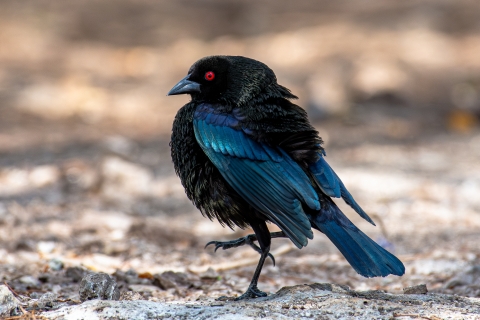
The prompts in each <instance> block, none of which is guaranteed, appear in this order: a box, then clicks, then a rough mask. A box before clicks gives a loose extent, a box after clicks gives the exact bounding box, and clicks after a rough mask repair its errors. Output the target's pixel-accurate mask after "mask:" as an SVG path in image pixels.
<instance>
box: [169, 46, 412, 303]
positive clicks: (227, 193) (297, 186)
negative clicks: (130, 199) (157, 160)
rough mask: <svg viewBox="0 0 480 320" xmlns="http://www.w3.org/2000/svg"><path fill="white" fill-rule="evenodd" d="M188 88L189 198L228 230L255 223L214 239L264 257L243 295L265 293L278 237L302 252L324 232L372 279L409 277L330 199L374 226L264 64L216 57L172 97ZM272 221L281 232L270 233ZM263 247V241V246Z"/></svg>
mask: <svg viewBox="0 0 480 320" xmlns="http://www.w3.org/2000/svg"><path fill="white" fill-rule="evenodd" d="M180 94H189V95H190V96H191V100H190V102H188V103H186V104H185V105H184V106H183V107H182V108H180V109H179V110H178V112H177V114H176V116H175V119H174V122H173V128H172V135H171V140H170V148H171V156H172V161H173V165H174V168H175V172H176V174H177V175H178V176H179V178H180V180H181V183H182V185H183V187H184V188H185V192H186V195H187V197H188V198H189V199H190V200H191V201H192V202H193V204H194V205H195V206H196V207H197V208H198V209H199V210H200V212H201V213H202V214H203V215H204V216H205V217H207V218H209V219H210V220H214V219H216V220H218V222H219V223H220V224H221V225H222V226H228V227H230V228H232V229H233V228H235V227H239V228H241V229H245V228H251V229H253V234H249V235H247V236H244V237H241V238H239V239H236V240H231V241H210V242H208V243H207V245H206V246H205V248H206V247H208V246H210V245H214V246H215V251H217V249H219V248H222V249H223V250H226V249H231V248H236V247H240V246H244V245H248V246H250V247H252V248H253V249H254V250H255V251H257V252H258V253H259V254H260V259H259V261H258V264H257V267H256V269H255V272H254V274H253V277H252V280H251V282H250V284H249V286H248V288H247V290H246V291H245V293H243V294H242V295H240V296H238V297H236V298H235V300H243V299H252V298H258V297H265V296H267V293H265V292H263V291H261V290H260V289H259V288H258V280H259V277H260V274H261V271H262V268H263V265H264V263H265V261H266V259H267V258H271V259H272V260H273V263H274V264H275V259H274V256H273V255H272V254H271V253H270V246H271V242H272V241H271V240H272V239H274V238H288V239H290V241H291V242H292V243H293V244H294V245H295V246H296V247H298V248H299V249H301V248H303V247H305V246H307V244H308V240H311V239H313V231H312V229H314V230H317V231H320V232H322V233H323V234H325V235H326V236H327V237H328V238H329V239H330V241H332V242H333V244H334V245H335V246H336V247H337V248H338V249H339V251H340V252H341V253H342V254H343V256H344V257H345V258H346V260H347V261H348V262H349V263H350V265H351V266H352V267H353V269H355V271H356V272H357V273H359V274H360V275H362V276H364V277H378V276H382V277H385V276H387V275H390V274H391V275H397V276H401V275H403V274H404V273H405V267H404V265H403V264H402V262H401V261H400V260H399V259H398V258H397V257H395V256H394V255H393V254H391V253H390V252H388V251H387V250H385V249H384V248H382V247H381V246H380V245H378V244H377V243H376V242H375V241H373V240H372V239H371V238H369V237H368V236H367V235H366V234H365V233H363V232H362V231H361V230H360V229H358V228H357V227H356V226H355V225H354V224H353V223H352V222H351V221H350V220H349V219H348V218H347V217H346V216H345V214H344V213H343V212H342V211H341V210H340V209H339V207H338V206H337V205H336V204H335V202H334V201H333V200H332V198H342V199H343V200H344V201H345V202H346V203H347V204H348V205H349V206H350V207H351V208H352V209H353V210H354V211H356V212H357V213H358V214H359V215H360V216H361V217H362V218H364V219H365V220H367V221H368V222H370V223H371V224H373V225H375V223H374V222H373V221H372V219H371V218H370V217H369V216H368V215H367V213H366V212H365V211H364V210H363V209H362V208H361V207H360V206H359V204H358V203H357V202H356V201H355V200H354V198H353V196H352V195H351V194H350V192H349V191H348V190H347V188H346V187H345V185H344V183H343V182H342V180H340V178H339V177H338V175H337V174H336V173H335V171H334V170H333V169H332V168H331V167H330V165H329V164H328V163H327V161H326V160H325V157H326V152H325V150H324V148H323V146H322V145H323V141H322V139H321V137H320V136H319V133H318V131H317V130H316V129H315V128H314V127H313V126H312V124H311V123H310V122H309V120H308V116H307V113H306V111H305V110H304V109H302V108H301V107H300V106H298V105H296V104H294V103H293V102H292V100H294V99H297V97H296V96H295V95H294V94H292V92H291V91H290V90H289V89H287V88H286V87H284V86H282V85H280V84H278V83H277V78H276V76H275V73H274V72H273V70H272V69H270V68H269V67H268V66H267V65H266V64H264V63H262V62H260V61H257V60H254V59H251V58H247V57H243V56H221V55H215V56H208V57H204V58H201V59H200V60H198V61H197V62H195V63H194V64H193V65H192V66H191V67H190V69H189V71H188V73H187V76H186V77H184V78H183V79H181V80H180V81H179V82H178V83H177V84H176V85H175V86H174V87H173V88H172V89H171V90H170V91H169V92H168V95H169V96H172V95H180ZM267 223H273V224H275V225H276V226H278V228H279V229H280V230H281V231H277V232H270V231H269V229H268V227H267ZM256 243H258V245H257V244H256Z"/></svg>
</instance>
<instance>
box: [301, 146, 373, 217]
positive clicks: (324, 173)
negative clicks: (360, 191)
mask: <svg viewBox="0 0 480 320" xmlns="http://www.w3.org/2000/svg"><path fill="white" fill-rule="evenodd" d="M309 169H310V172H311V173H312V174H313V176H314V180H315V182H316V183H317V185H318V187H319V188H320V189H321V190H322V191H323V192H324V193H325V194H326V195H328V196H330V197H335V198H340V197H342V199H343V200H344V201H345V202H346V203H347V204H348V205H350V206H351V207H352V208H353V209H354V210H355V211H356V212H357V213H358V214H359V215H360V216H361V217H362V218H364V219H365V220H367V221H368V222H370V223H371V224H373V225H375V223H374V222H373V220H372V219H371V218H370V217H369V216H368V214H367V213H366V212H365V211H363V209H362V208H361V207H360V206H359V205H358V203H357V202H356V201H355V199H353V197H352V195H351V194H350V192H348V190H347V188H345V185H344V184H343V182H342V180H340V178H339V177H338V175H337V174H336V173H335V171H333V169H332V168H331V167H330V166H329V165H328V163H327V161H325V159H324V158H323V155H322V154H319V159H318V161H317V162H316V163H315V164H312V165H311V166H310V167H309Z"/></svg>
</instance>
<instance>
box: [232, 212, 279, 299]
mask: <svg viewBox="0 0 480 320" xmlns="http://www.w3.org/2000/svg"><path fill="white" fill-rule="evenodd" d="M251 226H252V228H253V231H254V232H255V235H256V236H257V240H258V244H259V245H260V250H261V254H260V260H259V261H258V264H257V268H256V269H255V273H254V274H253V278H252V281H251V282H250V285H249V286H248V289H247V291H246V292H245V293H244V294H242V295H241V296H240V297H238V298H236V299H235V300H237V301H238V300H243V299H251V298H257V297H266V296H267V294H266V293H265V292H263V291H260V290H259V289H258V287H257V284H258V278H259V277H260V273H261V272H262V268H263V264H264V263H265V259H267V257H268V255H269V251H270V244H271V235H270V232H269V231H268V228H267V225H266V224H265V222H264V221H262V222H258V223H256V224H253V223H252V224H251Z"/></svg>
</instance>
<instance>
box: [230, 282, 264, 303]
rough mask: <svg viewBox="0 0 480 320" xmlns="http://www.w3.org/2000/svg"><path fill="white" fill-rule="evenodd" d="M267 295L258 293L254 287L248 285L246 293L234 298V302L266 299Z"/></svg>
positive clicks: (261, 292)
mask: <svg viewBox="0 0 480 320" xmlns="http://www.w3.org/2000/svg"><path fill="white" fill-rule="evenodd" d="M266 296H267V293H266V292H263V291H260V290H259V289H258V288H257V286H256V285H250V286H249V287H248V289H247V291H246V292H245V293H244V294H242V295H241V296H240V297H237V298H235V301H239V300H245V299H254V298H259V297H266Z"/></svg>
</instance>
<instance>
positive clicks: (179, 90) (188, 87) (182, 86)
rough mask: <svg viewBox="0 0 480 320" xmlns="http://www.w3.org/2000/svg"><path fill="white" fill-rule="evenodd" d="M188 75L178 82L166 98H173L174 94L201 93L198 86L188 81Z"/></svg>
mask: <svg viewBox="0 0 480 320" xmlns="http://www.w3.org/2000/svg"><path fill="white" fill-rule="evenodd" d="M188 77H190V75H188V76H186V77H185V78H183V79H182V80H180V81H179V82H178V83H177V84H176V85H175V86H174V87H173V88H172V90H170V91H169V92H168V94H167V96H173V95H176V94H185V93H196V92H201V90H200V84H199V83H196V82H193V81H190V80H188Z"/></svg>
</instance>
